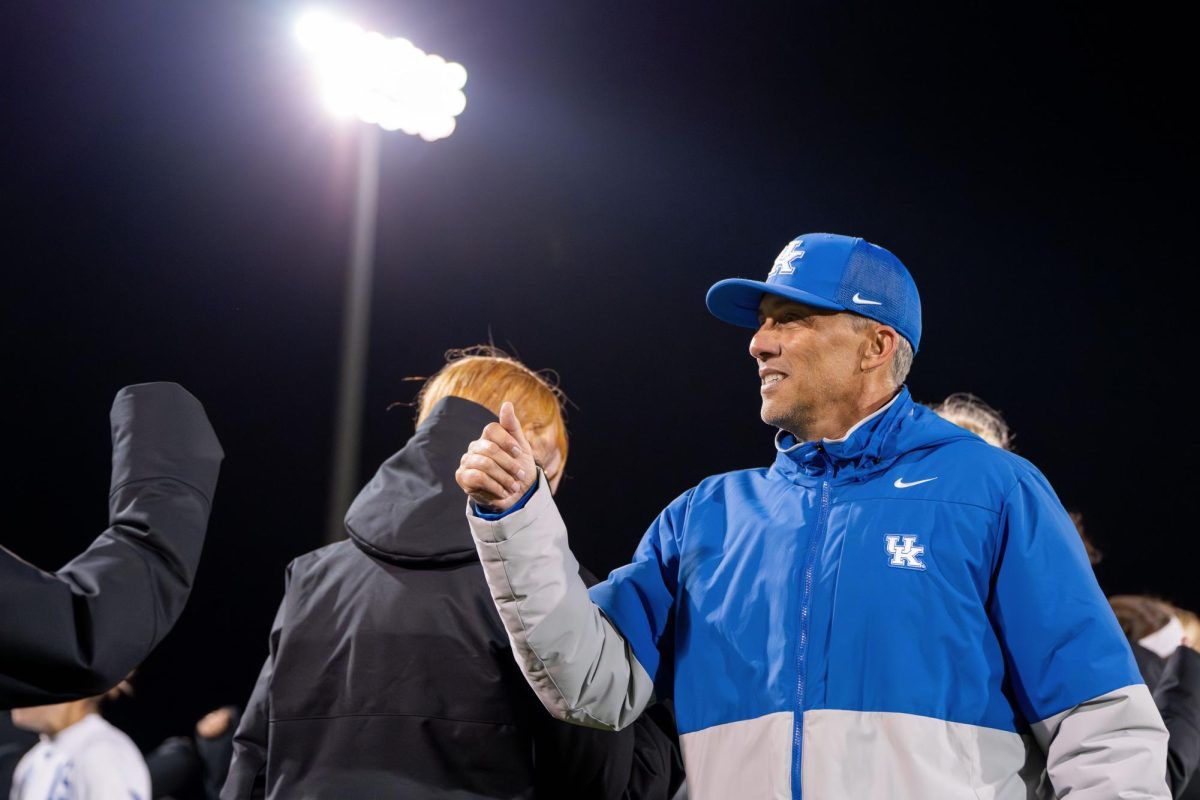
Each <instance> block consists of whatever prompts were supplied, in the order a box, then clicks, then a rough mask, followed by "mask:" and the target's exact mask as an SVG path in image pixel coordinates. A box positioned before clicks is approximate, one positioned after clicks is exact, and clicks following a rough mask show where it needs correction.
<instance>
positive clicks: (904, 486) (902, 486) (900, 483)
mask: <svg viewBox="0 0 1200 800" xmlns="http://www.w3.org/2000/svg"><path fill="white" fill-rule="evenodd" d="M936 480H937V476H934V477H932V478H925V479H923V480H919V481H913V482H912V483H905V482H904V478H896V482H895V483H893V484H892V486H895V487H896V488H897V489H907V488H908V487H910V486H920V485H921V484H922V483H929V482H930V481H936Z"/></svg>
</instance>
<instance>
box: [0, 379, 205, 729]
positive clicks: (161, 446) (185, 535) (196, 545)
mask: <svg viewBox="0 0 1200 800" xmlns="http://www.w3.org/2000/svg"><path fill="white" fill-rule="evenodd" d="M111 421H112V440H113V468H112V481H111V483H110V491H109V528H108V530H106V531H105V532H104V533H102V534H100V536H99V538H97V539H96V540H95V541H94V542H93V543H92V545H91V547H89V548H88V549H87V551H85V552H84V553H83V554H82V555H80V556H78V557H77V558H75V559H74V560H73V561H71V562H70V563H69V564H67V565H66V566H65V567H63V568H62V569H60V570H59V571H58V572H45V571H43V570H40V569H38V568H37V567H35V566H33V565H32V564H29V563H27V562H25V561H23V560H21V559H20V558H18V557H17V556H16V555H14V554H13V553H11V552H9V551H8V550H6V549H4V548H2V547H0V707H3V708H11V707H13V706H28V705H39V704H44V703H54V702H61V701H64V700H70V699H74V698H77V697H84V696H88V695H96V694H101V693H103V692H105V691H107V690H108V689H110V688H112V687H113V686H115V685H116V684H117V683H119V682H120V681H121V680H122V679H123V678H124V677H125V676H126V675H127V674H128V673H129V671H130V670H132V669H133V668H134V667H135V666H137V665H138V663H140V662H141V661H142V660H143V659H145V657H146V656H147V655H149V653H150V651H152V650H153V649H154V648H155V646H157V645H158V643H159V642H160V641H162V638H163V637H164V636H166V635H167V633H168V632H169V631H170V630H171V626H172V625H174V624H175V620H176V619H177V618H178V617H179V614H180V612H182V611H183V607H184V604H185V603H186V602H187V598H188V593H189V592H190V591H191V587H192V580H193V578H194V577H195V575H196V567H197V565H198V563H199V561H200V550H201V548H202V547H203V545H204V533H205V529H206V528H207V526H208V515H209V509H210V507H211V503H212V497H213V492H214V490H215V489H216V484H217V472H218V469H219V467H220V462H221V459H222V457H223V453H222V452H221V445H220V443H219V442H218V441H217V437H216V434H215V433H213V430H212V427H211V426H210V425H209V422H208V418H207V416H205V413H204V408H203V407H202V406H201V405H200V403H199V401H197V400H196V398H194V397H192V395H190V394H189V393H188V392H187V391H186V390H184V389H183V387H181V386H179V385H177V384H173V383H145V384H140V385H137V386H128V387H126V388H124V389H122V390H121V391H120V392H118V393H117V397H116V400H114V401H113V407H112V413H111ZM64 486H65V487H66V488H67V490H68V492H71V491H74V488H75V487H74V486H73V484H72V483H71V481H70V476H69V475H68V476H67V478H66V479H64ZM64 502H71V498H70V497H67V498H64ZM46 527H47V528H48V529H49V530H50V531H51V532H52V531H53V514H52V513H51V514H50V515H48V517H47V526H46Z"/></svg>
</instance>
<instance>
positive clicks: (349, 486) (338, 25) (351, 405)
mask: <svg viewBox="0 0 1200 800" xmlns="http://www.w3.org/2000/svg"><path fill="white" fill-rule="evenodd" d="M295 33H296V38H297V39H299V41H300V46H301V47H302V48H303V49H304V50H305V51H306V52H307V53H308V54H309V56H310V57H311V59H312V64H313V67H314V71H315V73H316V79H317V86H318V90H319V91H320V94H321V97H322V99H323V100H324V103H325V105H326V106H328V107H329V109H330V110H331V111H333V112H334V113H335V114H338V115H340V116H343V117H357V118H358V119H360V120H362V121H363V122H366V123H369V124H367V125H362V126H359V147H358V187H357V190H356V191H355V199H354V232H353V235H352V236H351V238H350V259H349V261H350V264H349V269H348V270H347V272H346V298H345V310H344V312H343V314H342V357H341V362H340V366H339V370H338V372H339V376H338V395H337V410H336V412H335V414H336V417H335V426H336V430H335V431H334V446H333V470H332V472H331V473H330V485H329V518H328V520H327V523H326V537H327V539H328V540H329V541H338V540H339V539H342V538H344V536H345V527H344V525H343V523H342V517H343V515H344V514H345V513H346V509H347V507H348V506H349V505H350V500H351V498H352V497H353V496H354V491H355V490H356V488H357V483H358V480H357V476H358V461H359V450H360V437H361V433H362V412H363V394H364V390H365V386H366V362H367V345H368V341H367V339H368V332H369V322H370V315H371V282H372V279H371V273H372V272H373V270H374V266H373V262H374V258H375V224H376V220H377V217H378V202H379V175H380V168H379V158H380V139H381V138H382V136H383V131H404V132H405V133H407V134H411V135H414V136H420V137H421V138H422V139H424V140H425V141H427V142H432V141H436V140H438V139H445V138H446V137H447V136H449V135H450V134H452V133H454V128H455V117H457V116H458V115H459V114H461V113H462V111H463V109H464V108H465V107H466V105H467V98H466V95H464V94H463V87H464V86H466V84H467V71H466V70H465V69H463V66H462V64H455V63H453V62H448V61H446V59H444V58H442V57H441V56H435V55H431V54H429V53H426V52H425V51H424V50H421V49H420V48H418V47H416V46H415V45H414V44H413V43H412V42H410V41H408V40H407V39H389V38H387V37H386V36H384V35H383V34H380V33H373V32H369V31H365V30H363V29H362V28H360V27H358V26H357V25H354V24H352V23H349V22H347V21H345V20H342V19H339V18H337V17H336V16H334V15H332V14H329V13H327V12H324V11H315V10H314V11H308V12H306V13H304V14H303V15H301V16H300V18H299V19H298V20H297V21H296V28H295Z"/></svg>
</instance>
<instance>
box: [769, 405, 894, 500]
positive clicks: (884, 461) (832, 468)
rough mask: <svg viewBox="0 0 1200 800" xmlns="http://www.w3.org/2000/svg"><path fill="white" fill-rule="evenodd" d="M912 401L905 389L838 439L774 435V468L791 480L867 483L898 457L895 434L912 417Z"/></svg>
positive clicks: (782, 433)
mask: <svg viewBox="0 0 1200 800" xmlns="http://www.w3.org/2000/svg"><path fill="white" fill-rule="evenodd" d="M912 408H913V400H912V396H911V395H910V394H909V391H908V388H907V387H903V388H901V389H900V391H899V392H897V394H896V396H895V397H893V398H892V399H891V400H890V401H889V402H888V403H887V404H886V405H884V406H883V407H882V408H880V409H878V410H876V411H875V412H873V413H871V414H869V415H867V416H866V417H863V418H862V419H861V420H859V421H858V422H857V423H855V424H854V425H853V426H851V428H850V430H848V431H846V433H845V435H844V436H842V437H840V438H838V439H821V440H819V441H812V442H798V441H796V437H795V436H793V435H792V434H790V433H788V432H787V431H783V430H781V431H779V432H778V433H777V434H776V435H775V449H776V450H777V451H778V452H777V454H776V456H775V465H774V469H775V470H778V471H779V472H780V473H781V474H782V475H784V476H785V477H787V478H788V479H789V480H793V481H796V482H798V483H804V484H813V483H816V482H818V481H820V480H823V479H832V480H833V481H834V482H835V483H846V482H851V481H861V480H865V479H866V478H867V477H868V476H869V475H871V474H873V473H874V472H877V471H878V470H880V469H884V468H886V467H887V466H888V464H890V463H891V462H892V461H894V460H895V459H896V458H897V457H898V456H899V455H900V452H899V450H898V449H897V448H896V447H895V442H894V434H895V431H896V429H897V427H898V426H899V425H900V423H901V422H902V421H903V420H904V419H905V418H907V417H910V416H912Z"/></svg>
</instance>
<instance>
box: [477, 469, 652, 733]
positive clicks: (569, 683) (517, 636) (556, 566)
mask: <svg viewBox="0 0 1200 800" xmlns="http://www.w3.org/2000/svg"><path fill="white" fill-rule="evenodd" d="M467 519H468V520H469V521H470V525H471V534H472V536H473V538H474V539H475V548H476V550H478V552H479V560H480V562H481V563H482V564H483V572H484V575H485V576H486V577H487V582H488V587H489V588H490V589H491V592H492V600H494V601H495V603H496V610H497V611H499V612H500V619H501V620H502V621H503V622H504V627H505V629H506V630H507V631H508V638H509V641H510V642H512V648H513V654H514V655H515V656H516V659H517V664H518V665H519V666H520V667H521V671H522V672H523V673H524V674H525V679H526V680H528V681H529V685H530V686H532V687H533V690H534V691H535V692H537V695H538V697H539V698H540V699H541V701H542V704H543V705H545V706H546V708H547V709H548V710H549V711H550V713H551V714H553V715H554V716H556V717H558V718H559V719H562V720H566V721H568V722H575V723H578V724H580V725H587V726H590V727H595V728H606V729H611V730H620V729H621V728H624V727H625V726H627V725H629V724H631V723H632V722H633V721H634V720H635V719H637V717H638V715H639V714H641V713H642V709H644V708H645V707H646V705H647V704H648V703H649V702H650V698H651V695H652V693H653V689H654V686H653V681H651V679H650V676H649V674H647V672H646V670H645V668H644V667H642V665H641V664H639V663H638V661H637V659H636V658H634V655H633V651H632V650H631V648H630V647H629V645H628V644H627V643H626V641H625V639H624V637H622V636H621V634H620V633H618V632H617V631H616V629H615V628H614V627H613V626H612V624H611V623H610V622H609V621H608V619H607V618H606V617H605V616H604V615H603V614H602V613H600V609H598V608H597V607H596V606H595V604H594V603H592V600H591V598H590V597H589V596H588V592H587V587H586V586H585V585H584V583H583V580H582V579H581V578H580V577H579V563H578V562H577V561H576V560H575V556H574V555H572V553H571V549H570V547H569V546H568V545H567V528H566V525H565V524H563V521H562V517H561V516H560V515H559V513H558V508H557V507H556V506H555V505H554V500H553V499H552V498H551V495H550V486H549V485H548V484H547V483H546V478H545V476H544V475H542V474H541V472H540V471H539V473H538V489H537V491H536V492H534V494H533V496H532V497H530V498H529V502H528V503H526V505H525V507H524V508H522V509H520V510H519V511H514V512H513V513H511V514H509V515H508V516H506V517H503V518H501V519H498V520H485V519H482V518H480V517H477V516H475V514H474V513H472V511H471V508H470V507H469V506H468V508H467Z"/></svg>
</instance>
